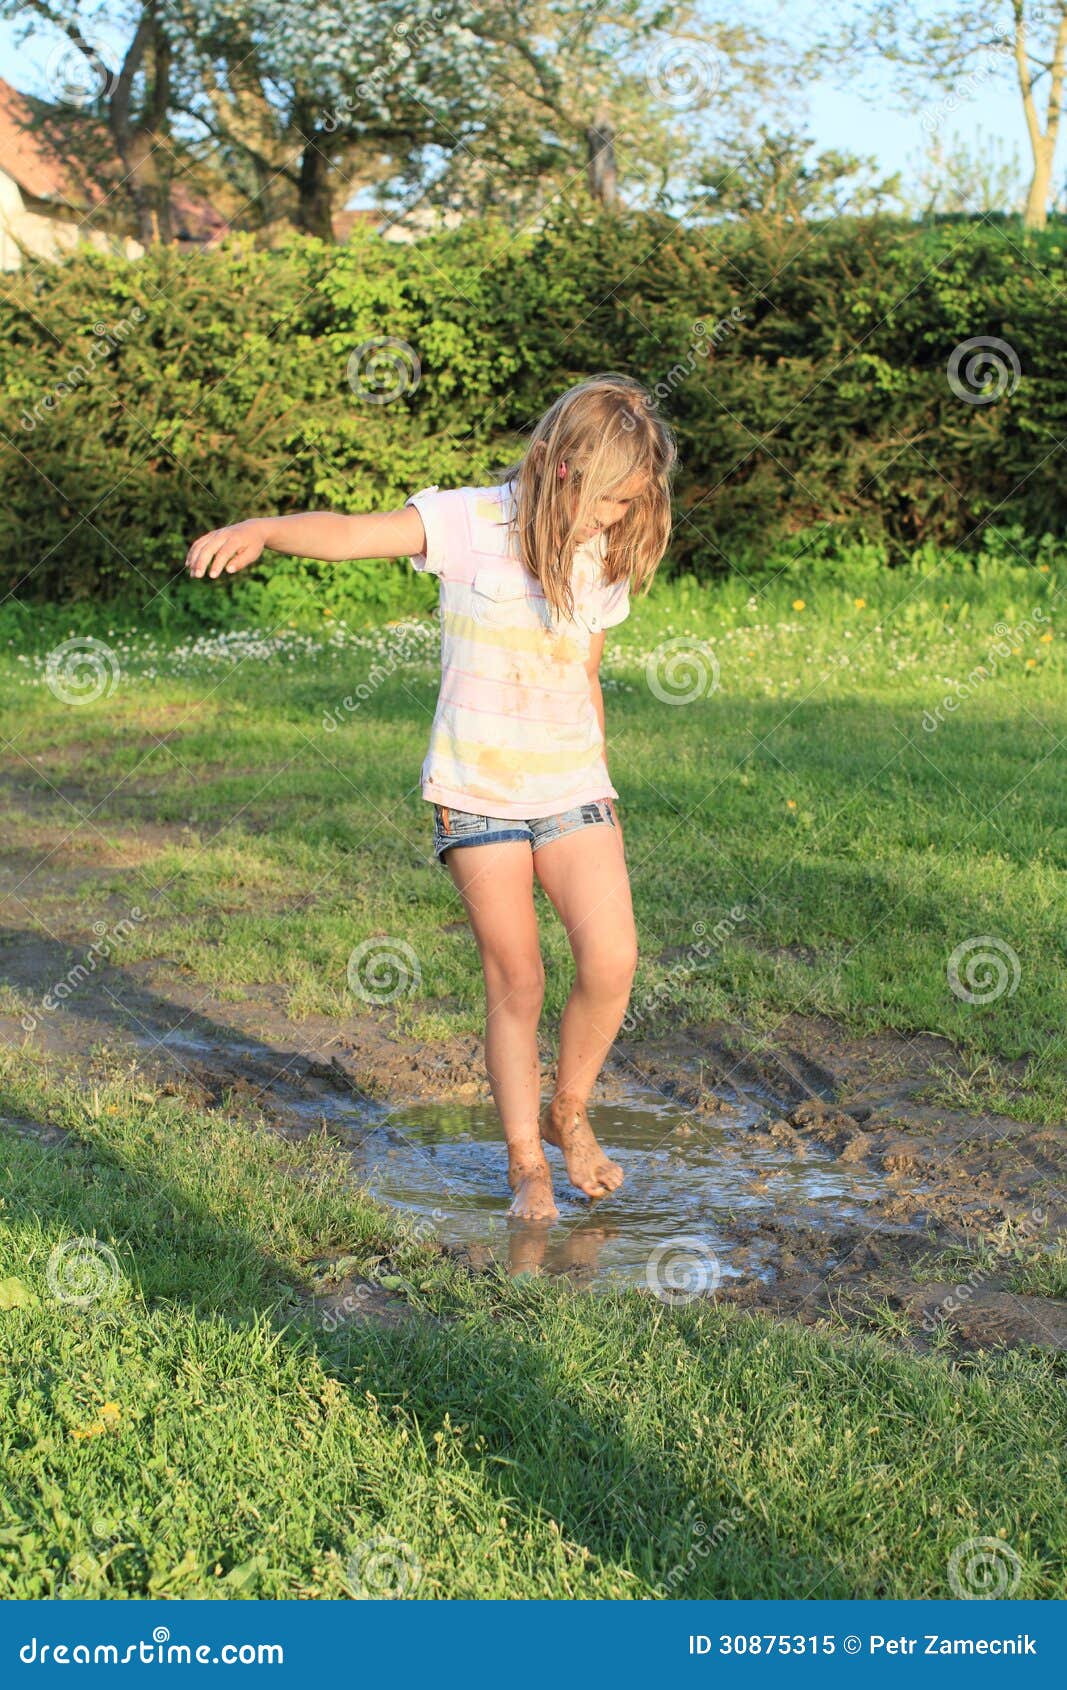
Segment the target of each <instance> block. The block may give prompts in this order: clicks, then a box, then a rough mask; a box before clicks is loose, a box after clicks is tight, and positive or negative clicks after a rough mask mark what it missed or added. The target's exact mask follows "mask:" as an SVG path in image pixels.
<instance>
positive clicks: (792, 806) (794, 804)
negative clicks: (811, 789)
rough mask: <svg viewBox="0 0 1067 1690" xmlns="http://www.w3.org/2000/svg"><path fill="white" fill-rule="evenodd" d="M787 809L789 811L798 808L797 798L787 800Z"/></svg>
mask: <svg viewBox="0 0 1067 1690" xmlns="http://www.w3.org/2000/svg"><path fill="white" fill-rule="evenodd" d="M785 807H786V809H787V810H795V809H796V807H797V801H796V799H795V798H787V799H786V801H785Z"/></svg>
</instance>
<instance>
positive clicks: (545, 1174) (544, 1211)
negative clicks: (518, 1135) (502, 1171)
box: [508, 1156, 559, 1221]
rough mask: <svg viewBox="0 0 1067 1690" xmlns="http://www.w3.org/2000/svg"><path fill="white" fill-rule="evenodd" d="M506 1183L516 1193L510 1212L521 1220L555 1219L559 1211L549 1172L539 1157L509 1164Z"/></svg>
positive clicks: (542, 1159)
mask: <svg viewBox="0 0 1067 1690" xmlns="http://www.w3.org/2000/svg"><path fill="white" fill-rule="evenodd" d="M508 1184H509V1185H510V1187H511V1189H512V1191H513V1192H514V1193H515V1196H514V1197H513V1199H512V1202H511V1207H510V1208H509V1210H508V1214H509V1215H514V1217H515V1219H516V1220H520V1221H546V1220H554V1219H555V1217H556V1216H557V1215H558V1214H559V1210H558V1209H557V1207H556V1199H555V1195H554V1193H553V1191H552V1173H551V1170H550V1168H549V1166H548V1163H547V1162H546V1161H545V1159H544V1157H543V1156H542V1157H541V1158H540V1159H539V1160H534V1159H530V1158H529V1157H527V1158H525V1159H524V1160H522V1161H519V1162H514V1161H513V1162H509V1163H508Z"/></svg>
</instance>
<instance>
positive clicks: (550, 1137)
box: [541, 1092, 624, 1197]
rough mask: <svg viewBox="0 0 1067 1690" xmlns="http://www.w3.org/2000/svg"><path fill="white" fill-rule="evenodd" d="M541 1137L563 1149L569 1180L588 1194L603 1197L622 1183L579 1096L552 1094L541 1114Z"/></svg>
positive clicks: (619, 1173)
mask: <svg viewBox="0 0 1067 1690" xmlns="http://www.w3.org/2000/svg"><path fill="white" fill-rule="evenodd" d="M541 1137H542V1138H543V1139H547V1141H548V1143H549V1144H554V1145H556V1146H557V1147H558V1148H559V1149H560V1150H562V1152H563V1160H564V1161H565V1162H566V1164H567V1173H568V1175H569V1176H570V1179H571V1181H572V1183H573V1184H574V1185H576V1186H577V1187H578V1190H579V1191H584V1192H585V1194H586V1196H587V1197H606V1196H607V1195H608V1193H609V1192H611V1191H615V1190H617V1188H618V1187H619V1186H620V1185H621V1184H622V1182H623V1178H624V1175H623V1171H622V1169H621V1168H620V1167H619V1164H618V1162H612V1161H610V1160H609V1159H608V1157H607V1156H605V1155H604V1152H603V1151H602V1150H601V1148H600V1146H599V1144H598V1143H597V1141H596V1138H595V1137H594V1134H593V1129H592V1127H591V1126H590V1125H589V1116H588V1115H587V1114H586V1112H585V1104H584V1103H583V1102H582V1101H581V1099H580V1098H577V1097H570V1096H569V1095H568V1094H567V1093H566V1092H561V1093H560V1094H559V1095H558V1096H556V1097H554V1098H553V1099H552V1102H551V1103H550V1104H549V1105H548V1108H547V1109H546V1110H545V1112H544V1114H543V1115H542V1117H541Z"/></svg>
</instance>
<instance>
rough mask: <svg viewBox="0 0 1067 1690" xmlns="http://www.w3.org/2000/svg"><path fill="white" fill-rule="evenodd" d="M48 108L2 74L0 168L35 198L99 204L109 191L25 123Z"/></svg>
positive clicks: (69, 203)
mask: <svg viewBox="0 0 1067 1690" xmlns="http://www.w3.org/2000/svg"><path fill="white" fill-rule="evenodd" d="M48 109H49V108H48V106H47V104H46V102H45V101H43V100H37V99H34V98H33V97H32V95H26V94H21V93H20V92H19V90H18V89H17V88H12V86H11V84H10V82H5V81H4V79H3V77H0V169H3V170H6V171H7V174H8V175H9V176H11V177H13V178H14V180H15V181H16V182H17V183H18V185H19V187H20V188H22V189H24V190H25V192H26V193H28V194H32V195H33V196H34V198H35V199H39V200H53V201H55V202H57V203H59V204H66V205H72V206H79V207H86V208H87V207H89V206H90V205H97V204H99V202H100V201H101V200H102V199H103V198H104V196H105V192H106V190H105V189H103V188H101V187H99V186H98V185H97V184H96V183H93V182H86V181H82V180H79V179H78V178H77V177H76V175H75V173H74V171H73V170H72V168H71V167H70V165H68V164H67V163H66V162H65V160H64V159H63V158H62V157H61V155H60V154H59V153H58V152H56V151H55V150H54V147H53V146H52V145H51V144H50V143H49V140H48V137H47V134H46V133H45V131H44V130H41V129H36V130H34V131H32V132H28V130H27V127H26V126H27V125H28V124H30V123H32V122H33V120H34V119H35V118H37V117H39V116H40V115H41V114H42V113H44V114H47V112H48Z"/></svg>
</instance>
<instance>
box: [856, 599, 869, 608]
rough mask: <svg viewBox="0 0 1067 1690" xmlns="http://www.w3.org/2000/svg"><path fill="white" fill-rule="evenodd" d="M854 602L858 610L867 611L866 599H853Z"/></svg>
mask: <svg viewBox="0 0 1067 1690" xmlns="http://www.w3.org/2000/svg"><path fill="white" fill-rule="evenodd" d="M852 602H853V604H854V605H855V606H856V609H857V610H865V609H866V608H867V600H866V599H853V600H852Z"/></svg>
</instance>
